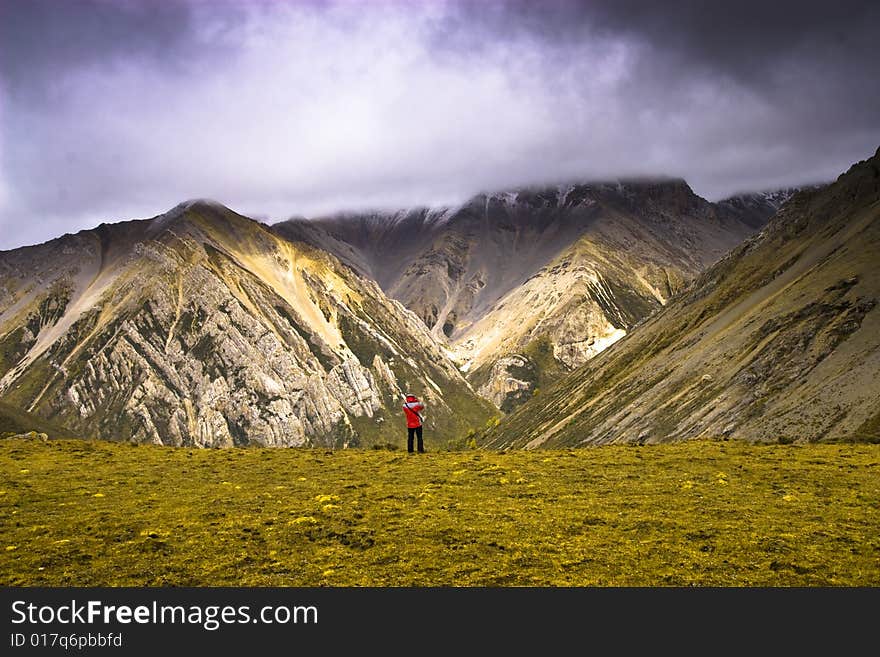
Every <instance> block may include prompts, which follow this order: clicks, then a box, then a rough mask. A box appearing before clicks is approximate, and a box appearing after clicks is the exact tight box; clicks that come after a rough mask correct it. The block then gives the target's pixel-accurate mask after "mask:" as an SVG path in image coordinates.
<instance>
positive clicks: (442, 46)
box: [0, 0, 880, 248]
mask: <svg viewBox="0 0 880 657" xmlns="http://www.w3.org/2000/svg"><path fill="white" fill-rule="evenodd" d="M826 4H827V3H823V4H817V5H815V6H813V5H811V4H808V3H787V2H785V3H763V4H760V5H759V4H758V3H753V2H745V3H736V5H735V7H733V8H731V7H714V8H713V12H712V14H709V13H707V12H706V10H705V9H704V6H705V4H704V3H697V2H669V3H651V2H626V1H624V2H614V3H612V2H591V3H576V2H554V1H552V0H548V1H547V2H542V3H532V2H486V1H481V2H435V3H406V2H385V3H355V2H316V3H301V2H288V3H284V2H278V3H269V2H257V3H249V4H246V3H237V2H221V3H202V2H184V1H183V0H178V1H176V2H168V3H166V2H163V3H154V2H146V0H128V1H124V0H123V1H117V2H111V1H110V0H106V1H103V0H78V1H77V2H46V1H43V0H35V1H32V2H25V1H20V2H17V1H14V0H0V12H2V13H0V26H2V27H0V94H2V96H0V101H2V102H0V112H2V114H0V248H10V247H12V246H17V245H21V244H26V243H32V242H34V241H40V240H44V239H48V238H50V237H53V236H55V235H57V234H59V233H61V232H64V231H68V230H76V229H79V228H83V227H89V226H92V225H94V224H96V223H99V222H101V221H116V220H121V219H126V218H131V217H142V216H151V215H154V214H157V213H159V212H162V211H164V210H165V209H167V208H169V207H172V206H173V205H175V204H176V203H177V202H179V201H181V200H183V199H187V198H193V197H210V198H215V199H217V200H219V201H221V202H224V203H226V204H227V205H230V206H231V207H233V208H235V209H237V210H239V211H242V212H244V213H248V214H253V215H260V216H266V217H269V218H272V219H282V218H285V217H287V216H290V215H294V214H299V215H315V214H321V213H326V212H332V211H335V210H339V209H357V208H365V207H394V206H403V205H414V204H442V203H453V202H458V201H460V200H463V199H464V198H466V197H468V196H470V195H472V194H474V193H476V192H478V191H481V190H486V189H496V188H504V187H509V186H515V185H521V184H527V183H540V182H551V181H557V180H563V179H566V180H567V179H572V178H580V179H597V178H606V179H607V178H612V177H616V176H625V175H652V174H653V175H679V176H683V177H685V178H686V179H687V180H688V181H689V182H690V183H691V184H692V186H693V187H694V188H695V189H696V191H697V192H698V193H701V194H703V195H705V196H707V197H711V198H717V197H721V196H724V195H726V194H729V193H732V192H735V191H739V190H748V189H761V188H769V187H774V186H779V185H787V184H796V183H800V182H808V181H816V180H823V179H828V178H831V177H833V176H835V175H837V174H838V173H839V172H840V171H842V170H843V169H845V168H846V167H847V166H848V165H849V164H850V163H851V162H852V161H854V160H856V159H859V158H861V157H864V156H865V155H867V154H869V153H871V152H873V151H874V149H875V148H876V146H877V144H878V143H880V89H878V85H877V84H876V79H877V78H878V73H880V70H878V64H877V63H876V57H872V56H871V50H872V43H873V41H872V35H876V34H877V33H878V27H880V18H878V12H877V10H876V9H874V8H873V5H872V3H867V2H865V3H846V2H843V3H835V4H834V5H833V7H828V6H826ZM539 5H540V6H539ZM661 5H662V6H661Z"/></svg>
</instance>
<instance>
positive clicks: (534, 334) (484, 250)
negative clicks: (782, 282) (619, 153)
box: [274, 180, 790, 403]
mask: <svg viewBox="0 0 880 657" xmlns="http://www.w3.org/2000/svg"><path fill="white" fill-rule="evenodd" d="M788 195H790V193H788V194H787V195H786V194H782V193H780V194H777V195H762V196H761V198H760V199H757V197H756V198H755V199H752V198H751V197H749V199H746V198H745V197H743V198H742V199H731V200H729V201H728V202H726V203H724V204H712V203H709V202H708V201H706V200H704V199H702V198H700V197H699V196H697V195H696V194H694V192H693V191H692V190H691V189H690V187H688V185H687V184H686V183H685V182H684V181H681V180H660V181H653V182H652V181H647V182H620V183H617V182H615V183H597V184H575V185H562V186H556V187H547V188H541V189H522V190H515V191H509V192H500V193H495V194H481V195H479V196H476V197H474V198H473V199H471V200H470V201H468V202H466V203H464V204H463V205H461V206H460V207H457V208H449V209H447V210H444V211H429V210H425V209H418V210H410V211H405V212H397V213H389V214H385V215H382V214H376V213H374V214H369V215H344V216H338V217H332V218H328V219H321V220H317V221H315V222H301V221H300V222H296V221H294V222H286V223H283V224H279V225H277V226H275V227H274V228H275V230H277V231H279V232H280V233H281V234H293V235H301V236H302V237H303V239H306V240H308V241H313V242H315V243H319V244H322V245H326V247H327V248H329V249H331V250H333V251H334V252H337V253H339V255H340V257H343V258H346V259H347V261H348V262H349V263H350V264H351V266H352V267H354V268H357V269H361V270H363V271H366V272H367V273H369V274H370V275H371V276H373V277H374V278H375V279H376V280H378V281H379V282H380V284H381V285H382V287H383V289H384V290H385V291H386V292H387V293H388V294H389V295H390V296H392V297H394V298H395V299H398V300H400V301H401V302H402V303H403V304H404V305H405V306H406V307H407V308H409V309H410V310H412V311H413V312H414V313H415V314H416V315H417V316H418V317H419V318H420V319H421V320H422V322H424V324H425V325H426V326H427V327H428V328H429V329H430V330H431V332H432V334H433V335H434V337H435V338H437V339H438V340H440V341H444V342H446V343H447V344H448V345H449V348H450V351H451V353H452V354H453V356H454V358H455V359H456V361H457V362H458V363H459V364H460V365H461V366H462V370H463V371H464V372H466V373H467V376H468V378H469V380H470V381H471V382H472V383H473V384H474V385H476V386H477V388H478V389H479V390H485V391H487V395H488V397H487V398H489V399H492V400H493V402H495V403H497V400H498V399H501V398H507V397H505V395H506V394H507V393H502V392H501V391H502V390H503V389H504V388H505V387H506V386H510V385H513V383H512V382H510V381H509V380H508V379H509V377H508V375H507V374H506V373H505V372H506V367H505V366H504V365H503V364H502V365H501V366H500V367H499V368H497V369H496V368H495V367H494V365H495V363H497V362H500V361H498V359H499V358H504V357H507V356H509V355H511V354H523V353H527V351H528V349H529V348H530V345H532V346H533V345H534V344H535V343H536V341H544V340H546V341H549V343H550V344H551V345H552V354H553V358H554V359H555V361H556V362H555V363H549V365H550V366H551V369H555V368H557V367H561V368H563V369H573V368H575V367H578V366H580V365H582V364H583V363H585V362H586V361H588V360H589V359H590V358H592V357H594V356H595V355H596V354H598V353H599V352H601V351H602V350H603V349H604V348H606V347H608V346H609V345H611V344H613V343H614V342H615V341H617V340H618V339H620V338H621V337H622V336H623V335H625V334H626V333H627V332H628V331H630V330H631V329H632V328H633V327H634V326H635V325H636V324H638V323H639V322H640V321H643V320H644V319H645V318H646V317H648V316H649V315H650V314H651V313H652V312H656V311H657V310H659V309H660V308H661V307H662V306H663V305H664V304H665V303H666V302H667V301H668V299H669V298H670V297H672V296H673V295H674V294H675V293H676V292H678V291H679V290H681V289H682V288H683V287H684V286H685V284H686V283H687V282H688V281H690V280H691V279H693V277H694V276H696V275H697V274H698V273H699V272H700V271H702V270H703V269H704V268H705V267H707V266H708V265H710V264H711V263H712V262H714V261H715V260H716V259H717V258H719V257H720V256H721V255H723V254H724V253H725V252H726V251H728V250H729V249H730V248H732V247H734V246H735V245H736V244H738V243H739V242H741V241H742V240H743V239H745V238H746V237H748V236H749V235H751V234H752V233H754V232H755V231H756V230H758V229H759V228H760V226H762V225H763V224H764V222H766V220H767V219H768V218H769V217H770V216H771V215H772V214H773V213H774V212H775V211H776V209H778V207H779V205H780V204H781V203H782V202H783V201H784V200H785V199H786V198H787V196H788ZM758 200H760V202H758ZM533 365H534V367H536V368H537V369H538V370H541V371H543V370H545V369H546V367H547V365H548V363H545V362H535V363H533ZM487 370H491V372H493V373H494V374H489V375H487ZM544 374H546V372H544ZM496 375H497V376H498V377H500V378H498V379H497V381H494V383H493V382H491V381H492V379H493V377H495V376H496ZM539 375H540V372H539ZM487 376H489V379H490V382H489V383H487V382H486V377H487ZM509 392H510V397H509V398H510V399H512V398H513V397H517V396H519V397H522V398H525V395H518V393H514V391H512V390H511V391H509Z"/></svg>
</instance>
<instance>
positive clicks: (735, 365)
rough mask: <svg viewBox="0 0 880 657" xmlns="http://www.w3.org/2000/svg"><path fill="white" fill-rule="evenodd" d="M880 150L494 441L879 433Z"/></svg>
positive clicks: (799, 203) (783, 213)
mask: <svg viewBox="0 0 880 657" xmlns="http://www.w3.org/2000/svg"><path fill="white" fill-rule="evenodd" d="M878 253H880V151H878V152H877V153H876V154H875V155H874V156H873V157H872V158H870V159H868V160H865V161H863V162H859V163H857V164H855V165H854V166H853V167H852V168H851V169H850V170H849V171H848V172H846V173H845V174H843V175H841V176H840V178H839V179H838V180H837V181H836V182H834V183H833V184H831V185H829V186H827V187H824V188H813V189H809V190H804V191H801V192H799V193H797V194H795V195H794V196H793V197H792V198H791V199H790V200H788V202H787V203H785V204H784V205H783V206H782V208H781V209H780V211H779V212H778V213H777V214H776V215H775V216H774V217H773V218H772V219H771V220H770V222H769V224H768V225H767V226H766V227H765V228H764V229H763V230H762V231H761V232H760V233H759V234H758V235H756V236H754V237H752V238H750V239H748V240H746V241H745V242H744V243H743V244H741V245H739V246H738V247H736V248H735V249H733V250H732V251H731V252H730V253H729V254H727V255H726V256H725V257H724V258H722V259H721V260H720V261H719V262H717V263H716V264H715V265H713V266H712V267H710V268H709V269H708V270H706V271H705V272H703V273H702V274H701V275H700V276H699V277H698V278H697V279H696V280H695V281H694V282H693V283H692V284H691V285H690V286H688V287H687V289H685V290H684V291H683V292H682V293H681V294H679V295H677V296H676V297H674V298H673V299H672V300H671V301H670V303H669V304H668V305H667V306H666V307H665V308H664V309H663V310H662V312H659V313H657V314H656V315H654V316H653V317H651V318H649V319H648V320H647V321H645V322H644V323H643V324H642V325H641V326H639V327H638V329H637V330H636V331H633V332H632V333H631V334H629V335H627V336H626V337H625V338H623V339H621V340H620V341H618V342H616V343H615V344H614V345H613V346H611V347H609V348H608V349H607V350H606V351H604V352H603V353H602V354H600V355H599V356H597V357H596V358H594V359H592V360H590V361H589V362H588V363H586V364H584V365H583V366H582V367H580V368H579V369H577V370H575V371H574V372H572V373H570V374H569V375H568V376H567V377H565V378H564V379H562V380H561V381H559V382H558V383H557V384H556V385H555V386H554V387H553V388H551V389H549V390H547V391H545V392H544V393H542V394H541V395H540V396H537V397H535V398H533V399H531V400H529V402H528V403H526V404H525V405H523V406H522V407H521V408H519V409H517V410H516V412H514V413H513V414H512V415H511V416H509V417H508V418H506V419H505V421H504V422H502V423H501V425H500V426H499V427H497V428H496V429H494V430H492V431H490V432H489V433H488V435H487V437H486V444H488V445H490V446H493V447H538V446H574V445H587V444H601V443H615V442H627V443H657V442H664V441H671V440H684V439H691V438H714V439H717V438H735V439H744V440H751V441H764V442H776V441H781V442H795V441H820V440H874V441H876V440H880V410H878V409H880V378H878V376H877V373H878V372H880V311H878V299H880V260H878Z"/></svg>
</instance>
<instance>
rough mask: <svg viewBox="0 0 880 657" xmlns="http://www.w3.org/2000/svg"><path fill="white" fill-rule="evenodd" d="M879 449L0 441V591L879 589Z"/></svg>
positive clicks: (705, 444)
mask: <svg viewBox="0 0 880 657" xmlns="http://www.w3.org/2000/svg"><path fill="white" fill-rule="evenodd" d="M878 465H880V446H878V445H813V446H783V445H774V446H754V445H747V444H742V443H733V442H692V443H686V444H677V445H666V446H661V447H616V446H615V447H600V448H592V449H584V450H579V451H576V452H575V451H539V452H510V453H499V452H488V451H467V452H440V453H429V454H426V455H422V456H408V455H407V454H405V453H399V452H394V451H375V450H369V451H367V450H364V451H354V450H347V451H334V452H331V451H324V450H295V449H287V450H270V449H264V450H260V449H230V450H189V449H173V448H164V447H146V446H141V447H134V446H130V445H121V444H109V443H99V442H82V441H56V442H49V443H41V442H39V441H26V440H3V441H0V523H2V534H0V536H2V538H0V540H2V544H0V584H3V585H15V586H19V585H25V586H32V585H62V586H68V585H113V586H116V585H148V586H168V585H175V586H205V585H256V586H263V585H278V586H303V585H304V586H315V585H326V586H341V585H355V586H361V585H378V586H383V585H390V586H401V585H416V586H423V585H456V586H471V585H489V586H509V585H551V586H571V585H577V586H584V585H586V586H604V585H650V586H654V585H661V586H662V585H701V586H702V585H723V586H729V585H731V586H742V585H761V586H764V585H860V586H864V585H870V586H878V585H880V467H878Z"/></svg>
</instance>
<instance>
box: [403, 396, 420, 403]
mask: <svg viewBox="0 0 880 657" xmlns="http://www.w3.org/2000/svg"><path fill="white" fill-rule="evenodd" d="M406 401H408V402H414V401H419V400H418V398H417V397H416V396H415V395H407V396H406Z"/></svg>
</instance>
